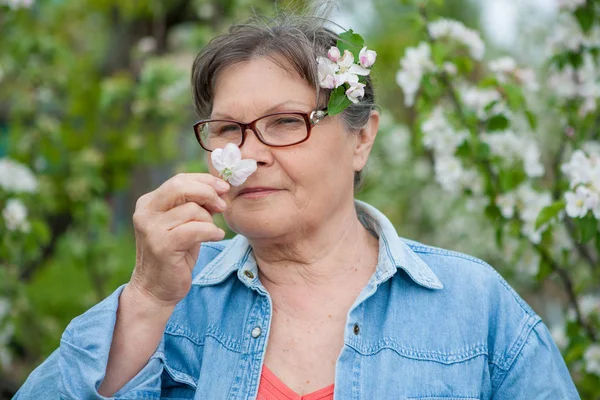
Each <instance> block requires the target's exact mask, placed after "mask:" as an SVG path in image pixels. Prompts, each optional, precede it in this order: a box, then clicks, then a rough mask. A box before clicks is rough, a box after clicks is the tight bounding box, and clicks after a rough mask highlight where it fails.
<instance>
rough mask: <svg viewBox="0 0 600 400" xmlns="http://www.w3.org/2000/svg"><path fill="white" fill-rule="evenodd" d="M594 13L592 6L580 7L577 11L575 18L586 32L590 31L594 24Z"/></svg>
mask: <svg viewBox="0 0 600 400" xmlns="http://www.w3.org/2000/svg"><path fill="white" fill-rule="evenodd" d="M594 14H595V13H594V10H593V9H590V7H580V8H578V9H577V10H576V11H575V18H577V21H578V22H579V25H580V26H581V29H583V31H584V32H585V33H589V31H590V29H591V28H592V26H593V25H594Z"/></svg>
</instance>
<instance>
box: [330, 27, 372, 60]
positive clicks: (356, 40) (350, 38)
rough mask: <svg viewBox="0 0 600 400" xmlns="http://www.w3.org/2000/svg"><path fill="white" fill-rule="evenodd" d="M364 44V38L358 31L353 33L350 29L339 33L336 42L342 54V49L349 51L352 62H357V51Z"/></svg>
mask: <svg viewBox="0 0 600 400" xmlns="http://www.w3.org/2000/svg"><path fill="white" fill-rule="evenodd" d="M364 45H365V40H364V39H363V38H362V36H360V35H359V34H358V33H354V31H353V30H352V29H348V31H346V32H344V33H341V34H340V38H339V39H338V41H337V44H336V46H337V48H338V49H340V53H341V54H342V55H343V54H344V50H348V51H349V52H351V53H352V55H354V62H358V53H359V52H360V49H362V48H363V46H364Z"/></svg>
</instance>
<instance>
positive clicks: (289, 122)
mask: <svg viewBox="0 0 600 400" xmlns="http://www.w3.org/2000/svg"><path fill="white" fill-rule="evenodd" d="M326 116H327V112H326V111H325V110H315V111H312V112H311V113H301V112H280V113H274V114H269V115H265V116H263V117H260V118H258V119H255V120H254V121H252V122H249V123H247V124H244V123H242V122H238V121H232V120H226V119H210V120H202V121H198V122H196V123H195V124H194V133H195V134H196V139H197V140H198V143H200V146H202V148H203V149H204V150H206V151H213V150H215V149H217V148H223V147H225V146H226V145H227V144H229V143H233V144H235V145H237V146H238V147H242V145H243V144H244V141H245V140H246V134H247V132H248V130H251V131H252V132H254V134H255V135H256V137H257V138H258V140H260V141H261V142H262V143H264V144H266V145H267V146H271V147H286V146H293V145H295V144H299V143H302V142H305V141H307V140H308V138H309V137H310V132H311V129H312V127H313V126H315V125H316V124H318V123H319V122H321V121H322V120H323V118H325V117H326Z"/></svg>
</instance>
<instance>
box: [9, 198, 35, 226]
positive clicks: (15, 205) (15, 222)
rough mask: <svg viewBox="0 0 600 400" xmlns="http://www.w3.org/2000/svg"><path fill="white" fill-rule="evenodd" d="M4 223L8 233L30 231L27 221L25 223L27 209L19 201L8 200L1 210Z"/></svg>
mask: <svg viewBox="0 0 600 400" xmlns="http://www.w3.org/2000/svg"><path fill="white" fill-rule="evenodd" d="M2 217H3V218H4V223H5V225H6V228H7V229H8V230H9V231H21V232H24V233H28V232H29V231H30V228H31V227H30V225H29V221H27V207H25V205H24V204H23V202H22V201H21V200H19V199H9V200H8V201H7V202H6V206H4V210H2Z"/></svg>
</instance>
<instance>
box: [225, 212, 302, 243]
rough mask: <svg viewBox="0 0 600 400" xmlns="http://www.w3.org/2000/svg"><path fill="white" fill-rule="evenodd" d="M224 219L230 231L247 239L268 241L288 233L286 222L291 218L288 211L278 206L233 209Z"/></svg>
mask: <svg viewBox="0 0 600 400" xmlns="http://www.w3.org/2000/svg"><path fill="white" fill-rule="evenodd" d="M224 217H225V222H226V223H227V225H228V226H229V228H231V230H232V231H234V232H235V233H238V234H240V235H243V236H245V237H247V238H248V239H269V238H275V237H280V236H282V235H284V234H285V233H286V232H287V231H289V230H290V229H289V228H291V227H288V226H287V225H288V222H289V221H292V220H293V218H292V217H291V215H290V209H289V208H288V209H287V210H286V209H284V207H281V206H280V205H277V206H274V205H273V204H271V205H270V206H269V207H266V206H265V207H257V205H256V204H255V205H253V206H251V207H243V206H242V207H233V208H232V210H231V211H230V212H228V213H227V214H226V215H224Z"/></svg>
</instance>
